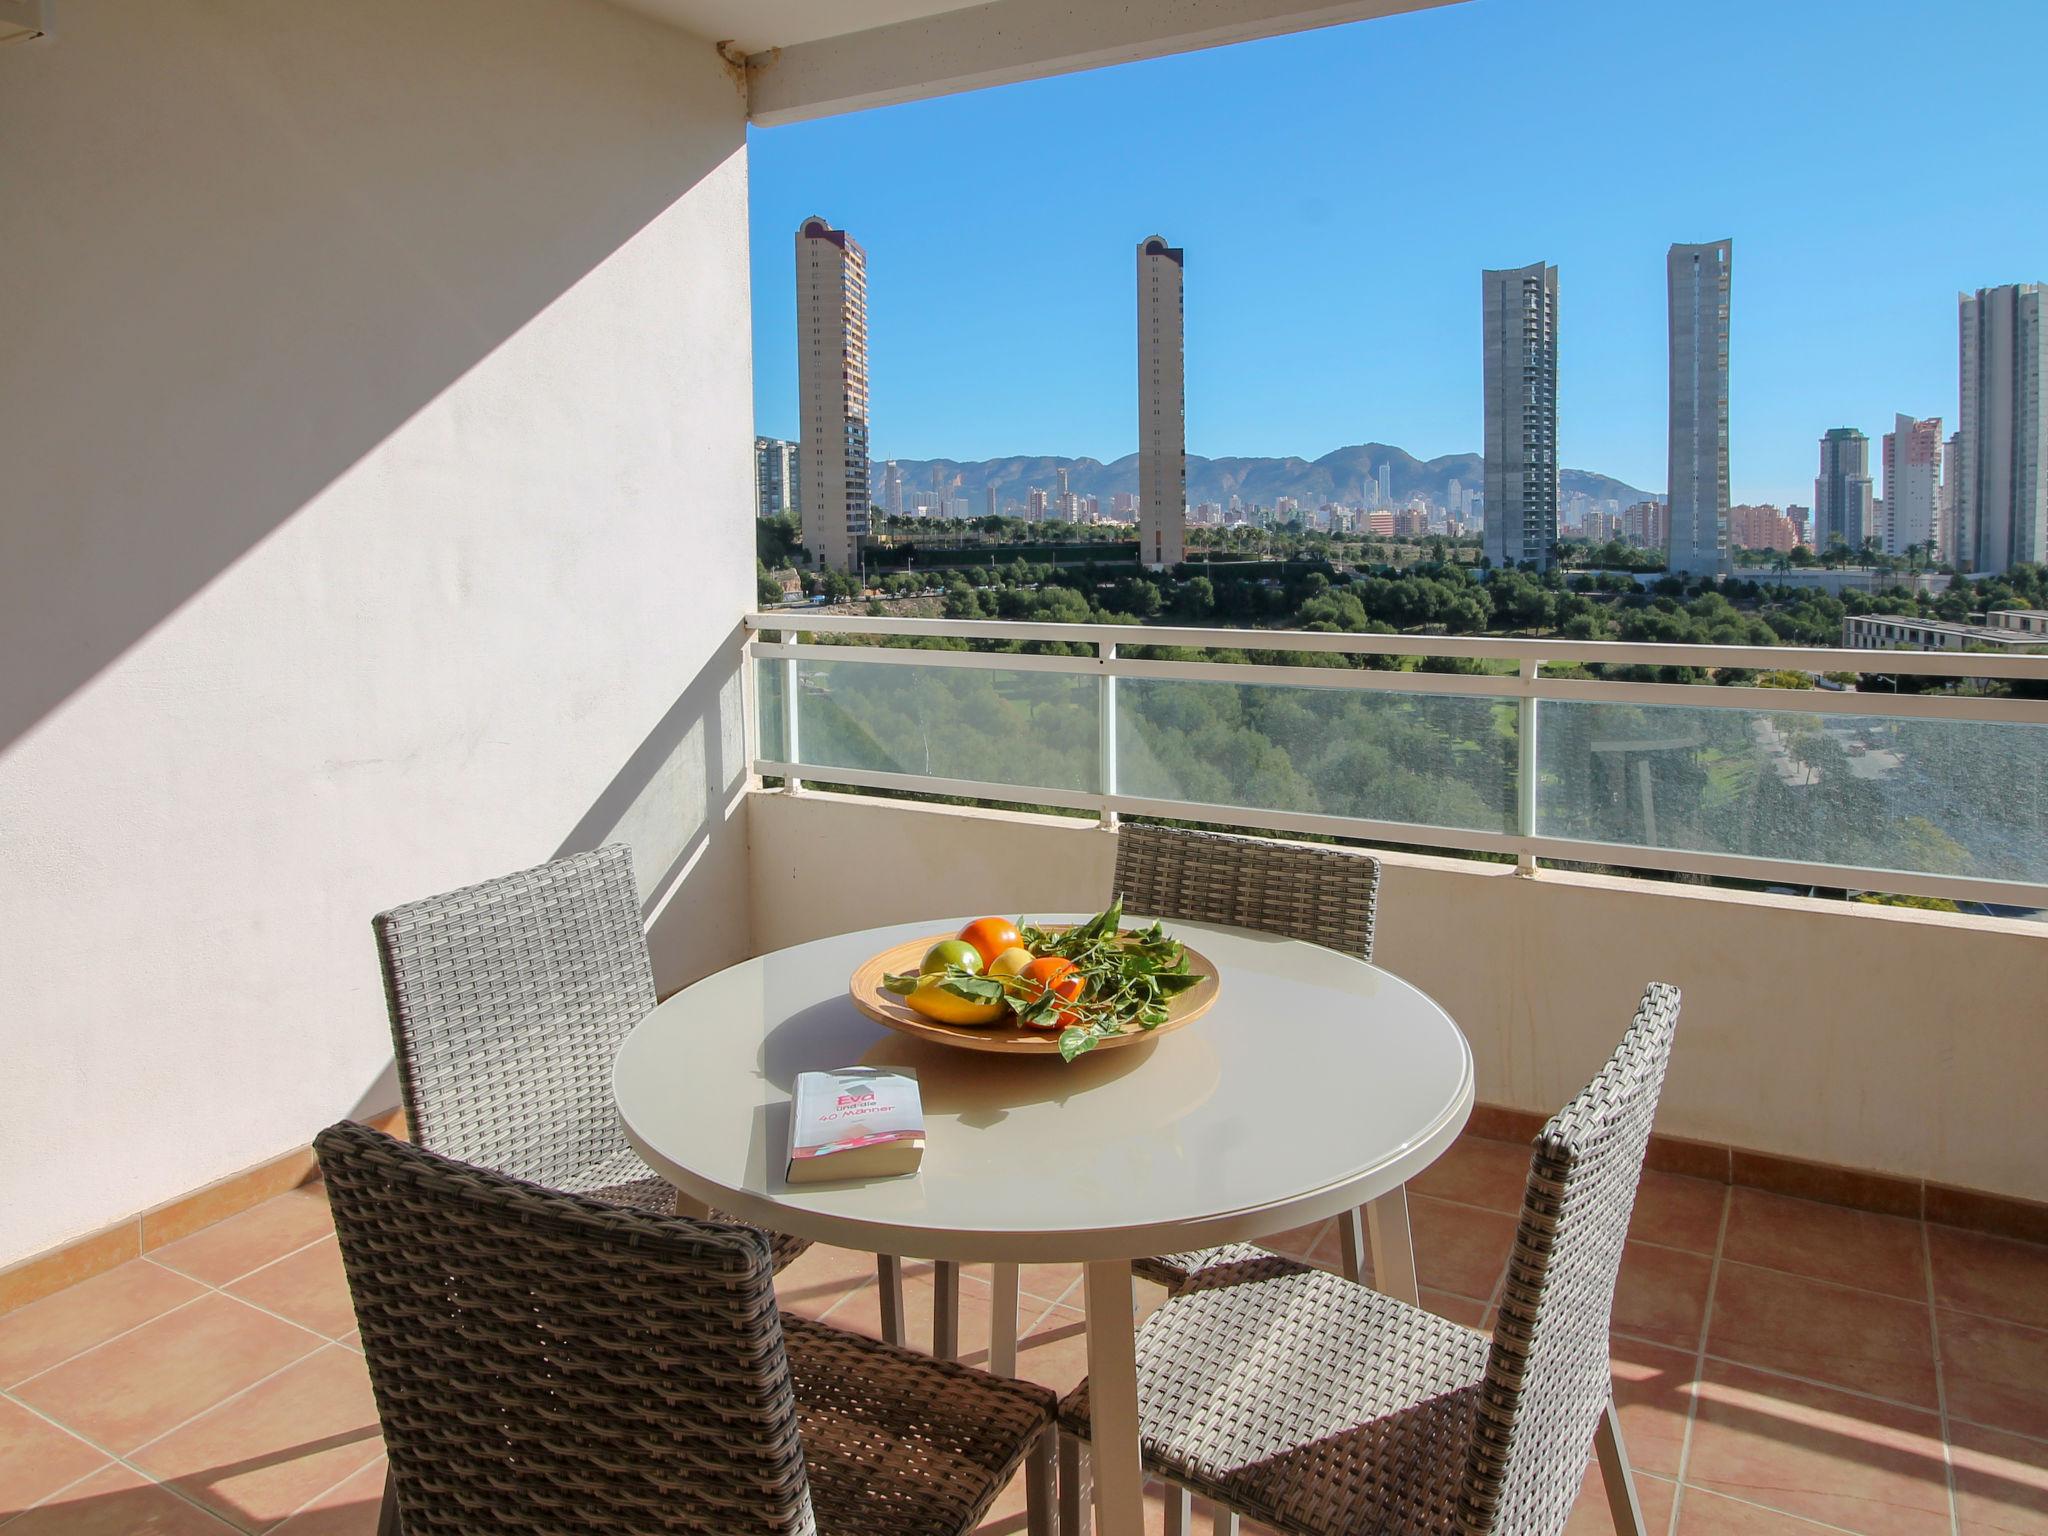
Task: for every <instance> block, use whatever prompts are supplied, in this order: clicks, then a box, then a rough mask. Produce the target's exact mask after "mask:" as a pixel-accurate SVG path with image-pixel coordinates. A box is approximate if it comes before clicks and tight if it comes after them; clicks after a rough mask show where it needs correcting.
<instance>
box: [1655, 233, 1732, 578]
mask: <svg viewBox="0 0 2048 1536" xmlns="http://www.w3.org/2000/svg"><path fill="white" fill-rule="evenodd" d="M1734 256H1735V243H1734V242H1733V241H1732V240H1716V241H1712V242H1710V243H1709V244H1706V245H1674V246H1672V247H1671V251H1670V254H1669V255H1668V256H1667V257H1666V258H1665V263H1664V277H1665V284H1666V288H1667V291H1668V294H1669V299H1670V336H1671V384H1670V388H1671V431H1670V459H1669V462H1670V486H1671V521H1670V528H1671V534H1670V538H1671V542H1670V544H1669V546H1668V559H1669V561H1670V566H1671V569H1672V570H1673V571H1674V572H1678V573H1680V574H1683V575H1688V576H1717V575H1720V574H1722V573H1723V572H1725V571H1726V570H1727V569H1728V297H1729V287H1730V284H1729V275H1730V270H1731V268H1732V267H1733V264H1734Z"/></svg>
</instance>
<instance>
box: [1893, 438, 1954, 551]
mask: <svg viewBox="0 0 2048 1536" xmlns="http://www.w3.org/2000/svg"><path fill="white" fill-rule="evenodd" d="M1879 526H1880V528H1881V529H1882V535H1881V536H1882V538H1883V539H1884V550H1885V553H1886V554H1888V555H1902V554H1904V553H1905V552H1906V551H1907V550H1909V549H1914V548H1918V549H1923V550H1924V549H1931V548H1934V547H1936V546H1938V545H1939V544H1940V542H1941V418H1940V417H1939V416H1929V417H1927V418H1925V419H1924V420H1919V421H1916V420H1914V419H1913V418H1912V417H1911V416H1904V415H1901V416H1895V417H1894V418H1893V421H1892V430H1891V431H1889V432H1887V433H1885V435H1884V518H1883V520H1882V522H1881V523H1880V525H1879Z"/></svg>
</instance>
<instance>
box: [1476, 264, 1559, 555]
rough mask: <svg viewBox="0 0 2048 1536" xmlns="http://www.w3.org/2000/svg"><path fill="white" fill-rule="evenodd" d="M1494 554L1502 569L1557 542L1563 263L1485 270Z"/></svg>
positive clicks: (1489, 513)
mask: <svg viewBox="0 0 2048 1536" xmlns="http://www.w3.org/2000/svg"><path fill="white" fill-rule="evenodd" d="M1479 286H1480V304H1479V310H1480V317H1481V323H1482V325H1483V328H1484V332H1485V336H1484V346H1483V351H1484V354H1485V390H1486V527H1485V543H1484V547H1485V551H1486V558H1487V559H1489V560H1491V561H1492V562H1493V564H1494V565H1495V567H1496V568H1499V567H1504V566H1512V565H1517V564H1520V563H1521V562H1522V561H1525V560H1529V561H1534V562H1535V563H1536V565H1537V566H1538V567H1539V568H1542V569H1548V568H1549V565H1550V557H1551V553H1552V551H1553V550H1554V549H1555V548H1556V546H1557V268H1555V267H1551V266H1545V265H1544V264H1543V263H1542V262H1540V261H1539V262H1537V263H1536V264H1535V265H1533V266H1527V267H1514V268H1510V269H1508V270H1505V271H1499V272H1482V273H1481V274H1480V280H1479Z"/></svg>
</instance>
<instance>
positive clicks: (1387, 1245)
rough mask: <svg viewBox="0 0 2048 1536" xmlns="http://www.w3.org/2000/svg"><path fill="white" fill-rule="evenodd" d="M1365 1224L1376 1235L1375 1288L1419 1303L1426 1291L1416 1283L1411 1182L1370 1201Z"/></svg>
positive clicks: (1373, 1255)
mask: <svg viewBox="0 0 2048 1536" xmlns="http://www.w3.org/2000/svg"><path fill="white" fill-rule="evenodd" d="M1365 1228H1366V1232H1367V1234H1368V1235H1369V1236H1370V1237H1371V1239H1372V1283H1373V1289H1374V1290H1376V1291H1378V1292H1379V1293H1380V1294H1381V1295H1382V1296H1391V1297H1393V1298H1394V1300H1396V1301H1405V1302H1407V1303H1408V1304H1409V1305H1410V1306H1419V1305H1420V1304H1421V1302H1422V1291H1421V1288H1420V1287H1419V1286H1417V1285H1416V1283H1415V1239H1414V1237H1413V1236H1412V1235H1411V1234H1410V1232H1409V1230H1408V1189H1407V1186H1405V1185H1401V1184H1397V1185H1395V1186H1394V1187H1393V1188H1392V1189H1390V1190H1388V1191H1387V1192H1386V1193H1385V1194H1384V1195H1381V1196H1380V1197H1379V1199H1377V1200H1375V1201H1373V1202H1372V1203H1371V1204H1369V1205H1367V1206H1366V1208H1365Z"/></svg>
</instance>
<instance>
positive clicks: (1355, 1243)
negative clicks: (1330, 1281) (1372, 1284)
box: [1337, 1205, 1365, 1280]
mask: <svg viewBox="0 0 2048 1536" xmlns="http://www.w3.org/2000/svg"><path fill="white" fill-rule="evenodd" d="M1337 1257H1338V1259H1339V1261H1340V1262H1341V1263H1342V1265H1343V1269H1344V1278H1345V1279H1346V1280H1363V1279H1364V1278H1365V1224H1364V1223H1363V1222H1361V1221H1360V1220H1359V1219H1358V1207H1357V1206H1355V1205H1354V1206H1353V1207H1352V1208H1351V1209H1350V1210H1348V1211H1345V1212H1344V1213H1343V1214H1342V1215H1340V1216H1339V1217H1338V1218H1337Z"/></svg>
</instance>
